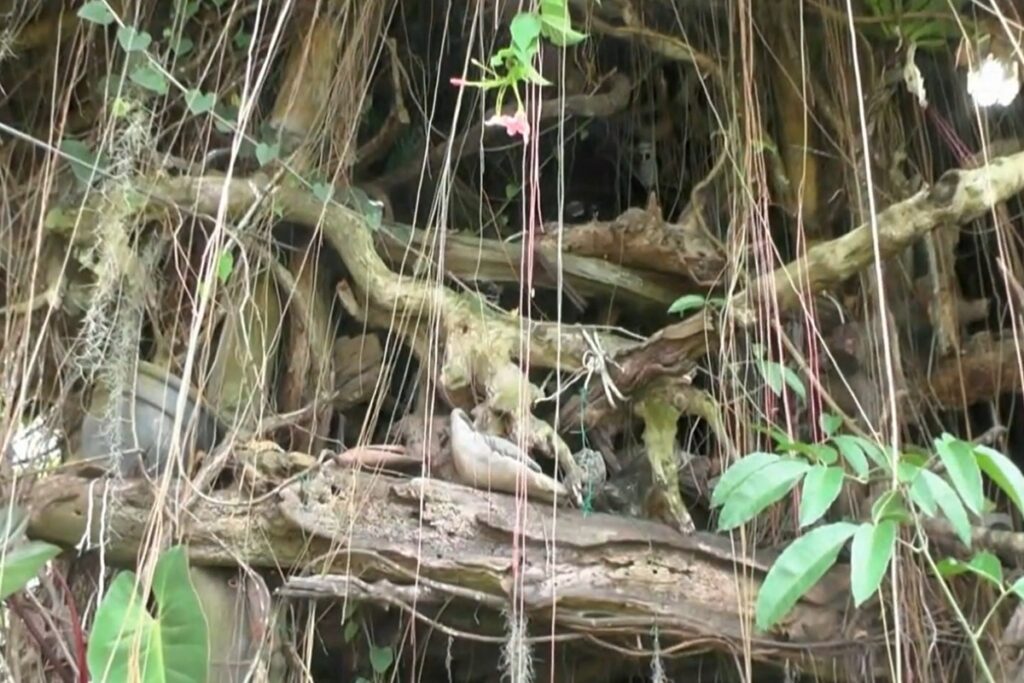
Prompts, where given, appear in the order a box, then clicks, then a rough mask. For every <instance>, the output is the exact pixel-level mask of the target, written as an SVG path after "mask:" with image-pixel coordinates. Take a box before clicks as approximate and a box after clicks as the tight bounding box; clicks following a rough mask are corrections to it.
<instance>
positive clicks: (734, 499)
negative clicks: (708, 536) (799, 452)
mask: <svg viewBox="0 0 1024 683" xmlns="http://www.w3.org/2000/svg"><path fill="white" fill-rule="evenodd" d="M810 468H811V466H810V465H809V464H808V463H807V462H806V461H804V460H789V459H787V460H780V461H779V462H775V463H772V464H770V465H768V466H767V467H765V468H763V469H761V470H760V471H759V472H758V473H757V476H755V477H747V478H746V479H744V480H743V483H741V484H740V485H739V486H737V487H736V488H735V489H734V490H733V491H732V493H731V494H730V495H729V498H728V500H726V501H725V504H724V505H723V506H722V512H721V514H720V515H719V517H718V529H719V530H720V531H728V530H729V529H735V528H736V527H738V526H739V525H741V524H745V523H746V522H748V521H750V520H751V519H753V518H754V517H755V516H757V514H758V513H759V512H761V511H762V510H764V509H765V508H766V507H768V506H769V505H771V504H772V503H775V502H777V501H778V500H779V499H780V498H782V497H783V496H785V495H786V494H787V493H789V491H790V490H791V489H792V488H793V487H794V486H796V483H797V482H798V481H799V480H800V478H801V477H802V476H804V474H805V473H806V472H807V470H809V469H810Z"/></svg>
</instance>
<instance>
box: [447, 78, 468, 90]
mask: <svg viewBox="0 0 1024 683" xmlns="http://www.w3.org/2000/svg"><path fill="white" fill-rule="evenodd" d="M449 83H451V84H452V85H457V86H459V87H460V88H465V87H466V86H467V85H469V83H467V82H466V79H465V78H459V77H458V76H452V77H451V79H450V80H449Z"/></svg>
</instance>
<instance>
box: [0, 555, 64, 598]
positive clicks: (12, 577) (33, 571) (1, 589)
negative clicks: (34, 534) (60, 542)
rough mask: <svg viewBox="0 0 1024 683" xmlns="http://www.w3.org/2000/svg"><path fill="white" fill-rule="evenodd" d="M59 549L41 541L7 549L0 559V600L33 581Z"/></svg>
mask: <svg viewBox="0 0 1024 683" xmlns="http://www.w3.org/2000/svg"><path fill="white" fill-rule="evenodd" d="M59 554H60V548H58V547H57V546H55V545H52V544H50V543H44V542H42V541H26V542H23V543H16V544H15V545H13V546H12V547H8V548H7V549H6V551H5V552H4V554H3V556H2V557H0V600H5V599H7V597H8V596H9V595H11V594H12V593H16V592H17V591H20V590H21V589H22V588H24V587H25V584H27V583H28V582H29V581H31V580H32V579H34V578H35V577H36V575H37V574H39V570H40V569H42V568H43V567H44V566H45V565H46V563H47V562H49V561H50V560H52V559H53V558H55V557H57V555H59Z"/></svg>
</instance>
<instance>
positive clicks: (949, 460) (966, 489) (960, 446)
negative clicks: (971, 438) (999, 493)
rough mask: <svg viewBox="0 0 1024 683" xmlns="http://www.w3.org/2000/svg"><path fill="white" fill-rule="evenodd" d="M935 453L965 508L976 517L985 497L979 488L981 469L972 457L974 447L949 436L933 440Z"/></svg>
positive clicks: (945, 435)
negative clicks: (944, 467)
mask: <svg viewBox="0 0 1024 683" xmlns="http://www.w3.org/2000/svg"><path fill="white" fill-rule="evenodd" d="M935 451H936V452H937V453H938V454H939V459H940V460H942V464H943V465H945V466H946V471H947V472H948V473H949V479H950V481H952V482H953V486H954V487H956V491H957V493H959V494H960V497H961V498H962V499H963V501H964V504H965V505H966V506H967V508H968V509H969V510H970V511H971V512H973V513H974V514H976V515H980V514H981V512H982V506H983V505H984V503H985V495H984V493H983V491H982V488H981V469H980V468H979V467H978V461H977V459H976V458H975V457H974V447H973V445H972V444H969V443H967V442H965V441H961V440H960V439H956V438H954V437H952V436H950V435H949V434H943V435H942V438H939V439H935Z"/></svg>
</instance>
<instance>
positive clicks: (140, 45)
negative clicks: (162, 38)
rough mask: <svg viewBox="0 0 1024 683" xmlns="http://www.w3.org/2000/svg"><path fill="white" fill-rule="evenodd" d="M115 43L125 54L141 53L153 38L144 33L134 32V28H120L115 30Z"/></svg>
mask: <svg viewBox="0 0 1024 683" xmlns="http://www.w3.org/2000/svg"><path fill="white" fill-rule="evenodd" d="M117 42H119V43H120V44H121V47H122V48H123V49H124V51H125V52H142V51H144V50H145V49H146V48H148V47H149V46H150V44H151V43H152V42H153V38H152V37H151V36H150V35H149V34H148V33H146V32H145V31H136V30H135V27H134V26H127V25H126V26H121V27H119V28H118V29H117Z"/></svg>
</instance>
